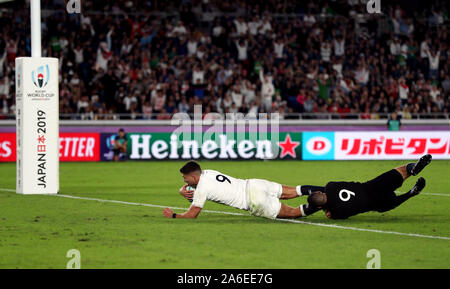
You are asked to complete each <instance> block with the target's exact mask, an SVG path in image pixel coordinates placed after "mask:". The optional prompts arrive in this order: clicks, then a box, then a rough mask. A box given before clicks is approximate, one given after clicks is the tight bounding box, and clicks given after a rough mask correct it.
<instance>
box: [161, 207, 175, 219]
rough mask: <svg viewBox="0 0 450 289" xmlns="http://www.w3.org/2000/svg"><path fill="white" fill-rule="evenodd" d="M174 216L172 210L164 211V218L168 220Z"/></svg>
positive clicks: (166, 209)
mask: <svg viewBox="0 0 450 289" xmlns="http://www.w3.org/2000/svg"><path fill="white" fill-rule="evenodd" d="M172 215H173V211H172V210H171V209H169V208H165V209H164V210H163V216H164V217H166V218H172Z"/></svg>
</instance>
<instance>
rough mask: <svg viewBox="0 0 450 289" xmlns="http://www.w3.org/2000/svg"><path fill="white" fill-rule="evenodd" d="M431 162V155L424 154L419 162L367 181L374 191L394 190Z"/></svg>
mask: <svg viewBox="0 0 450 289" xmlns="http://www.w3.org/2000/svg"><path fill="white" fill-rule="evenodd" d="M430 162H431V155H424V156H422V157H421V158H420V159H419V161H417V163H409V164H407V165H404V166H401V167H398V168H395V169H392V170H390V171H388V172H385V173H383V174H381V175H379V176H378V177H376V178H374V179H373V180H370V181H368V182H366V184H367V185H368V187H369V188H370V189H371V190H372V191H379V192H393V191H395V190H397V189H398V188H400V187H401V186H402V184H403V181H404V180H406V179H407V178H408V177H409V176H411V175H417V174H418V173H420V172H421V171H422V170H423V169H424V168H425V166H427V165H428V164H429V163H430Z"/></svg>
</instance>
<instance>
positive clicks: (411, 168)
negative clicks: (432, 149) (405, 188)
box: [396, 154, 432, 180]
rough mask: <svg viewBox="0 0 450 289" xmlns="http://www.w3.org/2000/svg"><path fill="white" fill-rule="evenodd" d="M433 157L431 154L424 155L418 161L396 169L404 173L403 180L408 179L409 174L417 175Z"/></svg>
mask: <svg viewBox="0 0 450 289" xmlns="http://www.w3.org/2000/svg"><path fill="white" fill-rule="evenodd" d="M431 159H432V157H431V155H430V154H428V155H424V156H422V157H421V158H420V159H419V160H418V161H417V162H416V163H409V164H407V165H404V166H401V167H398V168H396V170H397V171H398V172H399V173H400V174H401V175H402V177H403V180H406V179H407V178H408V177H409V176H417V175H418V174H419V173H420V172H421V171H422V170H423V169H424V168H425V167H426V166H427V165H428V164H429V163H430V162H431Z"/></svg>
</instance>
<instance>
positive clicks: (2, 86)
mask: <svg viewBox="0 0 450 289" xmlns="http://www.w3.org/2000/svg"><path fill="white" fill-rule="evenodd" d="M25 2H26V1H15V2H9V3H6V4H0V16H1V17H0V27H2V29H0V118H1V116H2V115H3V116H5V115H8V114H10V115H13V114H14V109H15V79H14V78H15V61H14V59H15V58H16V57H20V56H30V55H31V39H30V23H29V21H30V17H29V9H28V7H27V5H26V4H25ZM65 2H67V1H61V0H47V1H44V0H43V1H42V4H41V5H42V8H43V9H47V11H46V10H44V11H43V24H42V36H43V38H42V40H43V41H42V42H43V48H42V54H43V56H44V57H56V58H58V59H59V71H60V76H59V77H60V85H59V90H60V92H59V97H60V114H62V115H71V114H77V115H78V116H77V117H82V118H88V119H89V118H92V119H102V118H109V117H112V116H111V115H113V114H116V115H122V116H121V118H144V119H151V118H152V119H155V118H157V119H170V118H171V117H172V116H173V114H175V113H193V112H194V106H195V105H202V107H201V108H202V113H203V114H204V115H207V116H206V117H218V116H217V115H216V114H208V113H221V114H224V113H234V112H241V113H243V114H244V115H254V116H256V115H258V113H261V112H267V113H271V112H277V113H279V117H280V118H298V116H295V115H294V114H295V113H302V114H303V115H304V116H305V117H310V118H312V117H314V118H318V117H322V113H336V114H338V115H339V117H342V118H346V117H353V115H354V114H359V116H358V117H360V118H364V119H373V118H380V117H381V116H383V115H387V114H390V113H392V112H394V111H395V112H397V113H398V114H399V115H400V116H401V117H402V118H403V119H408V118H414V117H415V116H416V114H425V115H427V114H428V115H430V117H440V116H436V115H437V113H441V115H444V117H445V115H447V117H448V114H449V109H450V97H449V95H450V93H449V92H450V79H449V67H450V59H449V56H450V53H449V47H448V44H449V43H450V39H449V35H448V34H449V31H448V27H449V26H448V23H449V20H448V14H447V13H448V11H447V10H446V8H447V6H446V5H445V4H446V1H438V0H433V1H415V0H411V1H389V3H388V1H382V2H381V4H382V7H381V10H382V12H383V13H382V14H370V13H368V11H367V9H366V8H367V7H366V4H364V3H362V2H364V1H360V0H335V1H325V0H314V1H313V0H308V1H284V0H272V1H256V0H249V1H244V0H231V1H230V0H229V1H215V0H197V1H194V0H191V1H183V0H179V1H170V0H166V1H156V0H148V1H112V0H110V1H107V0H96V1H88V0H86V1H81V3H82V5H83V7H82V11H81V13H80V14H76V13H75V14H69V13H68V12H67V11H66V4H65ZM424 2H425V3H424ZM2 8H4V9H3V10H2ZM105 114H106V115H105ZM116 117H117V116H116Z"/></svg>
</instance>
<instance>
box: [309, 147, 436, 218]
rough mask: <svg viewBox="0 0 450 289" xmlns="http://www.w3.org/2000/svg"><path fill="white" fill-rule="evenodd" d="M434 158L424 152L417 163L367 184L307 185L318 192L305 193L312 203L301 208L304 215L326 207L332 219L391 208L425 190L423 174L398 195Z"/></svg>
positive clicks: (402, 167)
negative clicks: (396, 191) (411, 177)
mask: <svg viewBox="0 0 450 289" xmlns="http://www.w3.org/2000/svg"><path fill="white" fill-rule="evenodd" d="M431 159H432V157H431V155H429V154H427V155H424V156H422V157H421V158H420V160H419V161H418V162H417V163H409V164H407V165H404V166H401V167H398V168H395V169H392V170H390V171H388V172H385V173H384V174H382V175H380V176H378V177H376V178H374V179H373V180H370V181H367V182H365V183H360V182H329V183H327V185H326V186H325V187H319V186H305V188H306V187H311V188H314V191H311V190H310V191H309V192H308V193H306V192H305V194H308V195H309V196H308V204H307V205H306V206H303V207H301V209H302V211H303V212H302V215H303V216H307V215H311V214H313V213H315V212H317V211H318V210H320V209H322V210H324V211H325V214H326V216H327V217H328V218H331V219H347V218H348V217H351V216H354V215H357V214H360V213H364V212H368V211H377V212H380V213H382V212H387V211H390V210H392V209H394V208H396V207H398V206H399V205H400V204H402V203H403V202H405V201H406V200H408V199H409V198H411V197H413V196H415V195H417V194H419V193H420V192H421V191H422V190H423V188H424V187H425V179H424V178H422V177H420V178H419V179H418V180H417V182H416V184H415V185H414V186H413V188H412V189H411V190H410V191H409V192H407V193H404V194H402V195H396V194H395V190H396V189H398V188H400V187H401V186H402V184H403V181H404V180H405V179H407V178H408V177H410V176H416V175H417V174H419V173H420V172H421V171H422V170H423V169H424V168H425V166H427V165H428V164H429V163H430V162H431ZM302 187H303V186H302Z"/></svg>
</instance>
